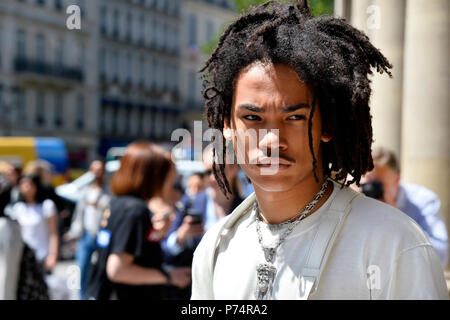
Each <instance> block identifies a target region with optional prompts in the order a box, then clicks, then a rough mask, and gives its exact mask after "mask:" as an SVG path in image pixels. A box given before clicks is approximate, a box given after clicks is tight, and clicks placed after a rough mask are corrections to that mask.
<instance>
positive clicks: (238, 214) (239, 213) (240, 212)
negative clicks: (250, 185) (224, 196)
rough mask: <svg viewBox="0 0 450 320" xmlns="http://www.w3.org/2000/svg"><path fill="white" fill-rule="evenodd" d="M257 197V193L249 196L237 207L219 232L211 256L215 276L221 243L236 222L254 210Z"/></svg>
mask: <svg viewBox="0 0 450 320" xmlns="http://www.w3.org/2000/svg"><path fill="white" fill-rule="evenodd" d="M255 199H256V196H255V193H254V192H253V193H252V194H251V195H249V196H248V197H247V198H246V199H245V200H244V201H242V203H241V204H240V205H238V206H237V207H236V209H235V210H234V211H233V212H232V213H231V214H230V215H229V216H227V217H226V218H225V219H226V220H225V223H224V224H223V225H222V226H221V227H220V230H219V232H218V235H217V238H216V241H215V243H214V251H213V254H212V255H211V258H212V259H211V261H210V266H211V273H212V274H214V268H215V266H216V260H217V253H218V252H217V251H218V248H219V245H220V241H221V240H222V238H223V237H225V236H226V235H227V233H228V230H230V229H231V228H232V227H233V226H234V225H235V224H236V222H237V221H238V220H239V219H240V218H242V217H243V216H245V215H246V214H248V213H249V212H250V211H251V209H252V205H253V202H254V201H255Z"/></svg>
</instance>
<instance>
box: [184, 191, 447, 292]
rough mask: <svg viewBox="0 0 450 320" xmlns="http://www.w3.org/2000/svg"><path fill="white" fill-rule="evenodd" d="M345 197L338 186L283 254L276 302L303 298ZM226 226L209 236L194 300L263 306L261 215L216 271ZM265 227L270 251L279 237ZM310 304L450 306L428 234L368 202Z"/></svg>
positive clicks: (351, 222)
mask: <svg viewBox="0 0 450 320" xmlns="http://www.w3.org/2000/svg"><path fill="white" fill-rule="evenodd" d="M340 192H350V191H349V190H347V188H344V189H342V190H341V189H340V185H338V184H337V183H334V189H333V193H332V194H331V196H330V197H329V198H328V199H327V201H326V202H325V203H324V204H323V205H322V206H321V207H320V208H319V209H318V210H317V211H316V212H315V213H314V214H312V215H311V216H309V217H307V218H305V219H304V220H303V221H301V222H300V223H299V224H298V225H297V226H296V227H295V229H294V230H293V231H292V233H291V234H290V235H289V236H288V237H287V238H286V239H285V241H284V242H283V244H281V246H279V247H278V250H277V252H276V257H275V261H274V265H275V267H276V268H277V270H278V271H277V274H276V276H275V279H274V286H273V294H272V298H273V299H298V298H299V295H298V293H299V286H300V283H299V281H300V280H299V274H300V271H301V269H302V267H303V265H304V263H305V257H306V253H307V251H308V249H309V247H310V243H311V241H312V239H313V237H314V235H315V234H316V233H315V231H316V230H317V228H318V223H319V220H320V219H319V218H320V216H321V215H322V214H323V213H324V212H326V210H328V208H329V207H330V204H331V202H332V201H333V199H334V198H335V197H336V195H337V194H338V193H340ZM226 219H228V217H226V218H225V219H223V220H222V221H220V222H219V223H218V224H217V225H215V226H214V227H213V228H212V229H211V230H210V231H208V232H207V233H206V234H205V236H204V237H203V239H202V241H201V242H200V244H199V246H198V247H197V250H196V251H195V254H194V261H193V285H192V299H223V300H228V299H237V300H251V299H255V287H256V267H257V265H258V264H260V263H264V262H265V259H264V254H263V251H262V249H261V246H260V244H259V242H258V237H257V233H256V222H255V213H254V212H251V213H250V214H246V215H244V216H243V217H242V218H241V219H240V220H239V221H238V222H237V224H236V225H235V226H234V228H233V229H232V230H230V231H229V232H228V234H227V235H226V236H225V237H224V238H222V241H221V242H220V245H219V248H218V254H217V260H216V263H215V269H214V271H213V272H212V271H211V268H210V267H208V261H212V254H213V252H214V250H213V249H214V246H213V245H212V244H211V243H214V242H215V241H216V239H217V236H218V232H219V230H220V228H221V225H223V223H225V222H226ZM261 227H262V228H261V229H262V231H263V243H264V245H265V246H269V245H270V244H271V242H273V241H274V239H276V238H277V236H278V234H277V232H271V231H270V230H269V228H268V226H266V225H262V224H261ZM212 274H213V275H212ZM310 299H448V292H447V287H446V282H445V278H444V274H443V270H442V267H441V264H440V261H439V257H438V256H437V254H436V252H435V250H434V249H433V247H432V246H431V244H430V242H429V241H428V239H427V237H426V235H425V234H424V232H423V231H422V229H421V228H420V227H419V226H418V225H417V224H416V223H415V222H414V221H413V220H412V219H411V218H409V217H408V216H407V215H405V214H404V213H403V212H401V211H399V210H397V209H395V208H393V207H391V206H388V205H386V204H384V203H382V202H380V201H377V200H373V199H370V198H367V197H365V196H363V195H361V196H358V197H357V198H355V199H354V201H353V202H352V208H351V211H350V212H349V214H348V216H347V218H346V220H345V221H344V224H343V226H342V229H341V231H340V234H339V236H338V237H337V238H336V241H335V243H334V247H333V249H332V251H331V253H330V255H329V257H328V260H327V263H326V266H325V268H324V270H323V273H322V276H321V279H320V282H319V285H318V288H317V290H316V291H314V292H313V293H312V294H311V295H310Z"/></svg>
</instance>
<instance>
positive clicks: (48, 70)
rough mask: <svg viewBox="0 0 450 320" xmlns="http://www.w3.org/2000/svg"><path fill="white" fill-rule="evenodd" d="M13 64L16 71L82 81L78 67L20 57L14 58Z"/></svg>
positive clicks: (82, 75)
mask: <svg viewBox="0 0 450 320" xmlns="http://www.w3.org/2000/svg"><path fill="white" fill-rule="evenodd" d="M14 66H15V71H16V72H18V73H20V72H31V73H37V74H41V75H46V76H53V77H58V78H64V79H70V80H76V81H83V79H84V74H83V71H82V70H81V68H79V67H65V66H61V65H57V64H50V63H47V62H42V61H38V60H32V59H28V58H22V57H17V58H16V59H15V62H14Z"/></svg>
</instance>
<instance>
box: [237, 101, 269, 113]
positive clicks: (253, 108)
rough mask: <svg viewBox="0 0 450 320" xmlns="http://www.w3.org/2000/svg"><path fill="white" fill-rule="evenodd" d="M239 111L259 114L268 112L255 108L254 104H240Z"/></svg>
mask: <svg viewBox="0 0 450 320" xmlns="http://www.w3.org/2000/svg"><path fill="white" fill-rule="evenodd" d="M239 109H246V110H249V111H253V112H258V113H263V112H264V111H266V110H265V109H264V108H260V107H257V106H255V105H253V104H250V103H243V104H240V105H239Z"/></svg>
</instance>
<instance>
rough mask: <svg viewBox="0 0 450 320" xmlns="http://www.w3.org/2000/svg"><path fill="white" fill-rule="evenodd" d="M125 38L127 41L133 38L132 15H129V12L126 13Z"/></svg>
mask: <svg viewBox="0 0 450 320" xmlns="http://www.w3.org/2000/svg"><path fill="white" fill-rule="evenodd" d="M125 38H126V40H127V41H129V42H131V41H132V39H133V16H132V15H131V12H128V13H127V30H126V35H125Z"/></svg>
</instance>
